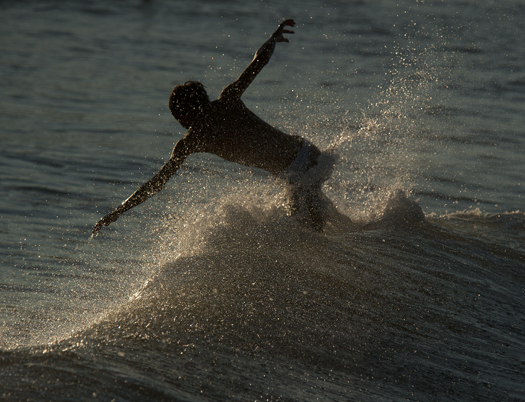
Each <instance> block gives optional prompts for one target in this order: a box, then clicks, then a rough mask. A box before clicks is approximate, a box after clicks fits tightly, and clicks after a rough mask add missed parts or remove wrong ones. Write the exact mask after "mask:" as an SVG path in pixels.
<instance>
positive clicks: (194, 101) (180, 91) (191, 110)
mask: <svg viewBox="0 0 525 402" xmlns="http://www.w3.org/2000/svg"><path fill="white" fill-rule="evenodd" d="M209 102H210V99H209V97H208V94H207V93H206V89H205V88H204V85H202V84H201V83H200V82H198V81H187V82H185V83H184V84H182V85H177V86H176V87H175V88H173V91H171V95H170V102H169V107H170V110H171V114H172V115H173V117H175V118H176V119H177V120H179V121H180V120H181V119H183V120H188V119H189V120H193V118H194V117H195V115H197V114H199V113H200V112H201V111H202V107H203V106H204V105H206V104H207V103H209Z"/></svg>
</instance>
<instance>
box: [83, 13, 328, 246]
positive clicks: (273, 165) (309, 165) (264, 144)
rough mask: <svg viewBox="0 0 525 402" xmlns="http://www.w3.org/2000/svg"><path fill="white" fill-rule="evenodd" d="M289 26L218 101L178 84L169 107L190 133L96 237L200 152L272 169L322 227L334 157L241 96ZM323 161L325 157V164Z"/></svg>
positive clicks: (296, 204)
mask: <svg viewBox="0 0 525 402" xmlns="http://www.w3.org/2000/svg"><path fill="white" fill-rule="evenodd" d="M288 26H289V27H293V26H295V21H294V20H291V19H289V20H286V21H284V22H282V23H281V24H280V25H279V27H278V28H277V30H276V31H275V32H274V33H273V34H272V35H271V36H270V38H269V39H268V40H267V41H266V42H265V43H264V44H263V45H262V46H261V47H260V48H259V50H257V52H256V53H255V57H254V59H253V60H252V62H251V63H250V64H249V65H248V67H247V68H246V69H245V70H244V71H243V72H242V74H241V75H240V76H239V78H237V80H235V81H234V82H232V83H231V84H229V85H228V86H226V87H225V88H224V89H223V90H222V92H221V93H220V95H219V98H218V99H217V100H215V101H210V100H209V98H208V94H207V93H206V90H205V88H204V86H203V85H202V84H201V83H200V82H196V81H189V82H186V83H185V84H182V85H177V86H176V87H175V88H174V89H173V91H172V93H171V96H170V99H169V108H170V110H171V113H172V115H173V116H174V117H175V119H177V121H178V122H179V123H180V124H181V125H182V126H183V127H184V128H186V129H187V130H188V131H187V132H186V135H185V136H184V138H182V139H181V140H179V141H178V142H177V143H176V145H175V147H174V149H173V152H172V154H171V157H170V158H169V160H168V161H167V162H166V163H165V164H164V166H162V168H161V169H160V170H159V171H158V173H157V174H156V175H155V176H154V177H153V178H152V179H150V180H149V181H147V182H146V183H145V184H143V185H142V186H141V187H140V188H139V189H138V190H137V191H135V192H134V193H133V194H132V195H131V196H130V197H129V198H128V199H127V200H125V201H124V202H123V203H122V204H121V205H120V206H118V207H117V208H116V209H115V210H114V211H113V212H111V213H109V214H108V215H106V216H104V217H103V218H102V219H100V220H99V221H98V222H97V224H96V225H95V227H94V229H93V232H92V234H93V236H94V235H96V234H97V233H98V232H99V231H100V229H101V228H102V226H107V225H109V224H110V223H112V222H114V221H116V220H117V219H118V218H119V216H120V215H121V214H122V213H124V212H125V211H127V210H129V209H131V208H133V207H135V206H137V205H139V204H140V203H142V202H144V201H145V200H147V199H148V198H150V197H152V196H153V195H155V194H156V193H158V192H159V191H160V190H161V189H162V188H163V187H164V185H165V184H166V182H167V181H168V180H169V179H170V177H171V176H172V175H173V174H174V173H175V172H176V171H177V170H178V169H179V167H180V166H181V164H182V163H183V162H184V160H185V159H186V158H187V157H188V156H189V155H191V154H193V153H198V152H207V153H212V154H215V155H218V156H220V157H221V158H223V159H226V160H228V161H231V162H235V163H238V164H241V165H246V166H251V167H257V168H261V169H264V170H266V171H268V172H270V173H271V174H272V175H273V176H274V177H275V178H276V179H277V180H278V181H279V182H280V183H281V184H282V185H283V187H285V188H286V190H287V191H288V199H289V204H290V211H291V213H292V215H296V216H298V217H299V218H300V220H301V221H303V222H304V223H305V224H306V225H307V226H309V227H311V228H312V229H314V230H316V231H322V230H323V225H324V221H325V215H326V213H325V212H326V205H327V203H329V204H330V205H331V203H330V201H329V200H328V199H327V197H326V196H324V195H323V194H322V192H321V185H322V183H323V182H324V181H325V180H326V179H327V178H328V177H329V175H330V173H331V166H332V164H333V161H332V163H330V157H329V156H328V155H324V153H321V151H320V150H319V149H318V148H317V147H316V146H315V145H313V144H312V143H311V142H309V141H308V140H306V139H304V138H301V137H299V136H295V135H288V134H285V133H283V132H282V131H280V130H277V129H276V128H274V127H272V126H270V125H269V124H268V123H266V122H264V121H263V120H261V119H260V118H259V117H257V116H256V115H255V114H254V113H252V112H251V111H250V110H248V108H247V107H246V106H245V105H244V103H243V102H242V101H241V96H242V94H243V93H244V91H245V90H246V89H247V88H248V86H249V85H250V84H251V83H252V81H253V80H254V79H255V77H256V76H257V74H259V72H260V71H261V70H262V68H263V67H264V66H265V65H266V64H267V63H268V62H269V60H270V57H271V56H272V54H273V51H274V49H275V45H276V43H277V42H288V39H287V38H285V37H284V36H283V34H293V33H294V32H293V31H290V30H288V29H286V27H288ZM323 158H324V159H323ZM321 160H326V161H325V163H321ZM321 165H324V166H321Z"/></svg>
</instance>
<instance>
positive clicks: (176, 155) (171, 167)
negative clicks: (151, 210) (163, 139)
mask: <svg viewBox="0 0 525 402" xmlns="http://www.w3.org/2000/svg"><path fill="white" fill-rule="evenodd" d="M192 152H194V150H193V147H191V146H190V145H189V144H188V140H187V138H186V137H185V138H183V139H181V140H179V141H178V142H177V144H176V145H175V148H173V152H172V154H171V157H170V159H169V160H168V161H167V162H166V163H165V164H164V166H162V168H161V169H160V170H159V171H158V173H157V174H156V175H155V176H153V177H152V178H151V179H150V180H148V181H147V182H146V183H144V184H143V185H142V186H141V187H140V188H139V189H138V190H137V191H135V192H134V193H133V194H132V195H131V196H130V197H129V198H128V199H127V200H125V201H124V202H123V203H122V204H121V205H119V206H118V208H116V209H115V210H114V211H113V212H111V213H109V214H107V215H106V216H104V217H103V218H102V219H101V220H99V221H98V222H97V224H96V225H95V227H94V228H93V232H92V233H91V236H92V237H93V236H96V235H97V234H98V232H100V229H102V226H108V225H109V224H110V223H111V222H115V221H116V220H117V219H118V218H119V216H120V215H121V214H122V213H124V212H126V211H127V210H128V209H131V208H133V207H134V206H137V205H139V204H141V203H143V202H144V201H146V200H147V199H148V198H150V197H153V196H154V195H155V194H157V193H158V192H159V191H160V190H162V188H163V187H164V185H165V184H166V183H167V181H168V180H169V179H170V177H171V176H173V174H174V173H175V172H176V171H177V170H178V169H179V167H180V165H182V162H184V160H185V159H186V158H187V157H188V155H189V154H191V153H192Z"/></svg>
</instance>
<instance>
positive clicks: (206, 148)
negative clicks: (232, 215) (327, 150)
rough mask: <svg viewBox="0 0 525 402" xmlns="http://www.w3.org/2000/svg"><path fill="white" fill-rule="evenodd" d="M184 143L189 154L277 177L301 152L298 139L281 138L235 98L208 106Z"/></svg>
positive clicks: (220, 99) (296, 137)
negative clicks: (206, 155)
mask: <svg viewBox="0 0 525 402" xmlns="http://www.w3.org/2000/svg"><path fill="white" fill-rule="evenodd" d="M202 116H203V118H202V119H199V120H198V121H196V122H195V123H194V124H193V126H192V127H191V128H190V129H189V130H188V132H187V134H186V136H185V138H184V140H185V142H186V144H187V145H190V144H191V145H192V146H191V148H193V150H194V151H193V152H209V153H213V154H215V155H217V156H220V157H221V158H224V159H226V160H228V161H231V162H235V163H239V164H242V165H246V166H252V167H257V168H261V169H264V170H266V171H268V172H270V173H272V174H277V173H279V172H280V171H282V170H283V169H285V168H286V167H288V166H289V165H290V164H291V163H292V161H293V160H294V159H295V157H296V156H297V154H298V153H299V150H300V149H301V144H302V139H301V137H299V136H293V135H289V134H285V133H283V132H282V131H280V130H277V129H276V128H274V127H272V126H270V125H269V124H268V123H266V122H264V121H263V120H262V119H260V118H259V117H257V116H256V115H255V114H254V113H253V112H251V111H250V110H249V109H248V108H247V107H246V106H245V105H244V103H243V102H242V101H241V100H240V99H239V98H229V97H221V98H219V99H218V100H216V101H213V102H210V103H209V104H208V105H207V106H206V108H205V109H204V111H203V113H202Z"/></svg>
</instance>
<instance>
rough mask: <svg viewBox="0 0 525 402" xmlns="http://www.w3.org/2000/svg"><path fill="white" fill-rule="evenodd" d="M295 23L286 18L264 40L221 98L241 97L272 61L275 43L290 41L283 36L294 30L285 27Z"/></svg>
mask: <svg viewBox="0 0 525 402" xmlns="http://www.w3.org/2000/svg"><path fill="white" fill-rule="evenodd" d="M294 25H295V21H294V20H286V21H284V22H282V23H281V24H280V25H279V27H278V28H277V30H276V31H275V32H274V33H273V34H272V36H270V39H268V40H267V41H266V42H264V43H263V45H262V46H261V47H260V48H259V50H257V52H256V53H255V57H254V58H253V60H252V62H251V63H250V64H249V65H248V67H246V69H245V70H244V71H243V72H242V74H241V75H240V76H239V78H237V80H235V81H234V82H232V83H231V84H230V85H228V86H227V87H226V88H224V89H223V91H222V92H221V94H220V96H219V98H222V97H224V96H234V97H238V98H240V97H241V95H242V94H243V93H244V91H245V90H246V88H248V86H249V85H250V84H251V83H252V81H253V80H254V79H255V77H256V76H257V74H259V72H260V71H261V70H262V68H263V67H264V66H265V65H266V64H268V62H269V61H270V57H272V54H273V51H274V49H275V44H276V43H277V42H288V39H286V38H285V37H284V36H283V33H287V34H293V31H289V30H287V29H284V28H285V27H286V26H291V27H293V26H294Z"/></svg>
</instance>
